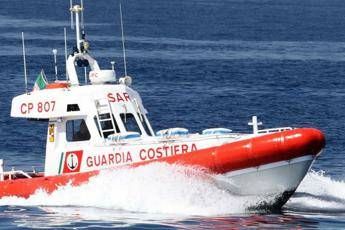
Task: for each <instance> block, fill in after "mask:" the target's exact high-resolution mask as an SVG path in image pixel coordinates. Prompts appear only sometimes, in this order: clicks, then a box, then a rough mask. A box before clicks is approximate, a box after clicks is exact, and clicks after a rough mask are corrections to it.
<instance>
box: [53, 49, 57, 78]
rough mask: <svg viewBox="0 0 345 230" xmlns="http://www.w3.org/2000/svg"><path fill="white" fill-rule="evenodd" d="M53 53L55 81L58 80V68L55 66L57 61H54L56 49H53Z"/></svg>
mask: <svg viewBox="0 0 345 230" xmlns="http://www.w3.org/2000/svg"><path fill="white" fill-rule="evenodd" d="M53 55H54V69H55V81H57V80H58V68H57V61H56V56H57V49H53Z"/></svg>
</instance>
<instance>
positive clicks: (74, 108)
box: [67, 104, 80, 112]
mask: <svg viewBox="0 0 345 230" xmlns="http://www.w3.org/2000/svg"><path fill="white" fill-rule="evenodd" d="M73 111H80V109H79V105H78V104H69V105H67V112H73Z"/></svg>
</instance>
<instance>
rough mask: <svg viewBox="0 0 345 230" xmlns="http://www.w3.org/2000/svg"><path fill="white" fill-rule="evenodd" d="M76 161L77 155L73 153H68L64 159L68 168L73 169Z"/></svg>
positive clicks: (76, 165)
mask: <svg viewBox="0 0 345 230" xmlns="http://www.w3.org/2000/svg"><path fill="white" fill-rule="evenodd" d="M78 161H79V160H78V157H77V155H76V154H75V153H70V154H69V155H68V156H67V159H66V163H67V167H68V168H69V170H71V171H74V170H75V169H76V168H77V167H78V165H79V162H78Z"/></svg>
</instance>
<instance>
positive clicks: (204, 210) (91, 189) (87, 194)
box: [0, 164, 259, 216]
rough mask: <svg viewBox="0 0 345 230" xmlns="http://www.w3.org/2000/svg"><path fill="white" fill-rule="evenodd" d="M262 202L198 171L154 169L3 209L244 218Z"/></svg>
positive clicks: (106, 175)
mask: <svg viewBox="0 0 345 230" xmlns="http://www.w3.org/2000/svg"><path fill="white" fill-rule="evenodd" d="M257 202H259V201H258V199H257V198H255V197H243V196H235V195H232V194H231V193H229V192H227V191H226V190H223V189H222V188H219V187H217V185H216V183H214V181H213V180H212V177H210V176H209V175H206V174H204V173H203V172H201V171H199V170H197V169H191V168H185V167H182V166H177V165H167V164H151V165H147V166H143V167H139V168H132V169H131V168H130V169H121V170H113V171H105V172H102V173H101V174H100V175H99V176H97V177H94V178H92V179H91V180H90V181H89V182H88V183H87V184H84V185H82V186H79V187H73V186H71V185H67V186H64V187H61V188H59V189H58V190H57V191H55V192H53V193H52V194H47V193H46V192H44V191H38V192H36V193H35V194H34V195H32V196H31V197H29V198H28V199H23V198H17V197H7V198H3V199H1V200H0V205H17V206H55V207H56V206H81V207H94V208H102V209H111V210H125V211H130V212H144V213H160V214H177V215H206V216H209V215H221V214H231V213H245V212H246V211H247V208H248V207H252V206H254V205H255V204H256V203H257Z"/></svg>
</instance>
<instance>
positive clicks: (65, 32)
mask: <svg viewBox="0 0 345 230" xmlns="http://www.w3.org/2000/svg"><path fill="white" fill-rule="evenodd" d="M63 32H64V39H65V64H66V81H67V80H68V71H67V31H66V27H65V28H63Z"/></svg>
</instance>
